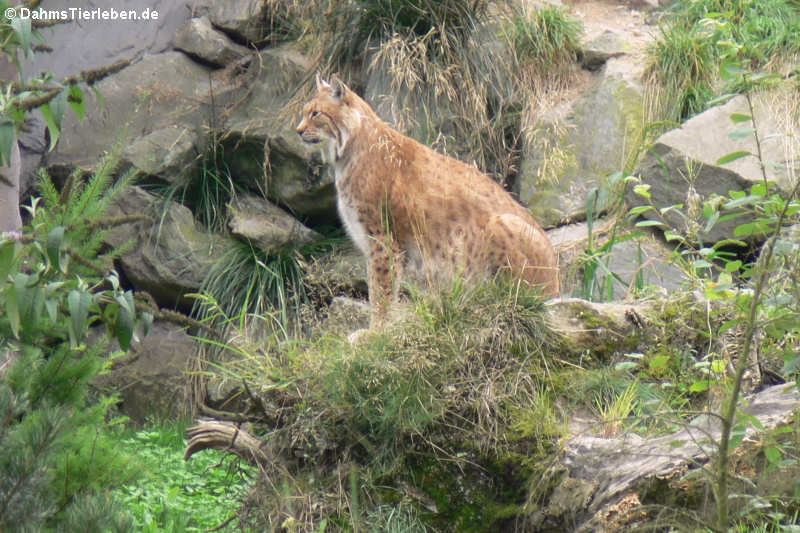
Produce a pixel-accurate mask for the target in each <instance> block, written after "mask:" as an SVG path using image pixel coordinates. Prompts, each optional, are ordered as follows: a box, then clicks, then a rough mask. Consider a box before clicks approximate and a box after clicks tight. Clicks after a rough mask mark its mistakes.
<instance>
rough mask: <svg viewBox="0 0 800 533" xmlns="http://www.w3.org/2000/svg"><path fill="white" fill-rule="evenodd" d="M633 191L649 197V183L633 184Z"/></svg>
mask: <svg viewBox="0 0 800 533" xmlns="http://www.w3.org/2000/svg"><path fill="white" fill-rule="evenodd" d="M633 192H634V193H635V194H638V195H639V196H642V197H644V198H647V199H648V200H649V199H650V185H648V184H646V183H640V184H639V185H634V187H633Z"/></svg>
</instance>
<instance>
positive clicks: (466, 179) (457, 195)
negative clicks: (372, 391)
mask: <svg viewBox="0 0 800 533" xmlns="http://www.w3.org/2000/svg"><path fill="white" fill-rule="evenodd" d="M297 133H298V134H299V135H300V137H301V139H302V140H303V141H304V142H305V143H307V144H310V145H318V146H319V147H320V150H321V151H322V155H323V158H324V159H326V162H327V163H329V164H330V165H331V166H332V168H333V171H334V176H335V182H336V191H337V196H338V208H339V214H340V216H341V218H342V221H343V222H344V225H345V228H346V229H347V233H348V234H349V235H350V237H351V238H352V239H353V241H355V244H356V245H357V246H358V248H359V249H360V250H361V252H362V253H363V254H364V256H365V257H366V260H367V282H368V286H369V300H370V328H377V327H381V326H382V325H383V324H384V323H385V321H386V317H387V313H388V311H389V306H390V304H392V303H393V302H394V301H395V299H396V295H397V290H396V284H395V283H394V282H395V281H396V280H399V279H402V276H403V275H404V273H406V272H408V273H409V274H414V275H416V276H417V277H418V278H421V279H423V280H427V281H428V282H431V281H433V280H436V281H441V280H445V279H448V278H449V277H452V276H454V275H460V276H464V277H466V278H480V277H486V276H488V275H490V274H492V273H494V272H496V271H498V270H501V269H507V270H510V272H511V273H512V274H513V275H514V276H516V277H518V278H520V279H522V280H525V281H527V282H529V283H531V284H534V285H536V286H539V287H540V288H541V290H542V293H543V294H544V295H546V296H549V297H555V296H557V295H558V264H557V258H556V254H555V253H554V251H553V246H552V244H551V243H550V239H549V238H548V236H547V234H546V233H545V232H544V231H543V230H542V228H541V227H540V226H539V224H537V223H536V221H535V220H534V219H533V217H532V216H531V215H530V213H528V211H527V210H526V209H525V208H523V207H522V206H521V205H520V204H518V203H517V202H516V201H515V200H514V199H513V198H512V197H511V196H510V195H509V194H508V193H507V192H506V191H504V190H503V188H502V187H501V186H500V185H498V184H497V183H496V182H495V181H493V180H492V179H490V178H489V177H488V176H486V175H485V174H483V173H481V172H480V171H479V170H478V169H477V168H475V167H472V166H468V165H466V164H464V163H462V162H460V161H457V160H455V159H452V158H450V157H447V156H444V155H442V154H439V153H438V152H435V151H434V150H432V149H430V148H428V147H427V146H425V145H423V144H421V143H419V142H417V141H415V140H414V139H411V138H409V137H406V136H405V135H403V134H401V133H399V132H398V131H396V130H394V129H392V128H391V127H389V126H388V125H387V124H386V123H384V122H383V121H382V120H381V119H380V118H379V117H378V115H377V114H376V113H375V112H374V111H373V110H372V108H370V107H369V105H368V104H367V103H366V102H364V100H362V99H361V98H360V97H358V96H357V95H356V94H355V93H354V92H353V91H352V90H350V89H349V88H348V87H347V86H345V85H344V83H342V82H341V81H340V80H338V79H336V78H335V77H334V78H333V79H332V80H331V82H330V83H329V82H327V81H324V80H322V79H321V78H320V77H319V75H317V93H316V94H315V95H314V96H313V97H312V98H311V100H310V101H309V102H308V103H307V104H306V105H305V107H304V109H303V118H302V120H301V122H300V124H299V125H298V126H297ZM358 333H361V332H356V334H358ZM356 334H354V335H356ZM357 338H359V336H358V335H356V336H355V337H353V336H351V340H356V339H357Z"/></svg>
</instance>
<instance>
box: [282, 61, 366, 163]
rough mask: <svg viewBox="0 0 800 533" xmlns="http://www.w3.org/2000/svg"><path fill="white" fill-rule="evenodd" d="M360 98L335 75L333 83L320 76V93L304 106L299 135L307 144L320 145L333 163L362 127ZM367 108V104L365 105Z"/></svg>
mask: <svg viewBox="0 0 800 533" xmlns="http://www.w3.org/2000/svg"><path fill="white" fill-rule="evenodd" d="M360 103H363V102H362V101H360V99H359V98H358V97H357V96H356V95H355V93H353V92H352V91H351V90H350V89H348V88H347V86H346V85H345V84H344V83H342V81H341V80H339V79H338V78H336V77H335V76H334V77H333V79H332V80H331V81H330V82H327V81H325V80H323V79H322V78H321V77H320V75H319V74H317V92H316V94H315V95H314V96H313V97H312V98H311V100H309V102H308V103H307V104H306V105H305V106H304V107H303V118H302V120H301V121H300V124H298V125H297V134H298V135H300V138H301V139H302V140H303V142H305V143H307V144H313V145H317V144H318V145H320V148H321V149H322V153H323V154H326V155H327V156H328V158H329V162H333V161H336V160H338V159H339V158H340V157H341V156H342V153H343V152H344V149H345V147H346V146H347V141H348V140H349V139H350V136H351V135H352V134H353V132H354V130H355V129H356V128H358V126H359V125H360V124H361V118H362V113H361V111H359V110H358V109H357V107H358V106H359V104H360ZM364 105H366V104H364Z"/></svg>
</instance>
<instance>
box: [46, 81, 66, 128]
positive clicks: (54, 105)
mask: <svg viewBox="0 0 800 533" xmlns="http://www.w3.org/2000/svg"><path fill="white" fill-rule="evenodd" d="M68 93H69V89H67V88H65V89H63V90H62V91H61V92H60V93H58V95H57V96H56V97H55V98H53V99H52V100H50V110H51V111H52V112H53V120H55V123H56V125H57V126H58V129H59V131H60V130H61V123H62V122H63V121H64V114H65V113H66V112H67V97H68Z"/></svg>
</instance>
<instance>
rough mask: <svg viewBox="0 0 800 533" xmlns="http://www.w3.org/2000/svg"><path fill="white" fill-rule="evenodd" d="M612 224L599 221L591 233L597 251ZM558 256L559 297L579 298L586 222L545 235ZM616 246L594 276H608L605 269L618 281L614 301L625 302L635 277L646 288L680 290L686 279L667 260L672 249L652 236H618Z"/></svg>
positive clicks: (602, 259)
mask: <svg viewBox="0 0 800 533" xmlns="http://www.w3.org/2000/svg"><path fill="white" fill-rule="evenodd" d="M611 228H612V224H611V223H610V222H608V221H602V220H601V221H598V222H597V223H596V225H595V231H594V247H595V249H598V248H600V247H601V246H603V245H604V244H606V243H607V242H608V239H609V238H610V233H611ZM547 234H548V236H549V237H550V240H551V241H552V243H553V246H554V247H555V249H556V251H557V252H558V259H559V270H560V272H561V294H562V295H564V296H567V295H570V294H578V293H579V292H580V291H581V287H582V284H583V276H584V268H585V265H584V262H585V256H584V251H585V250H586V248H587V245H588V229H587V225H586V223H585V222H581V223H578V224H570V225H568V226H561V227H559V228H556V229H552V230H550V231H548V232H547ZM616 239H617V241H618V242H616V243H615V244H614V245H613V246H612V248H611V250H610V251H609V253H608V254H607V255H604V256H602V257H601V258H600V261H601V262H602V263H603V265H604V267H603V268H600V269H599V270H598V272H597V276H602V277H605V276H607V275H608V272H607V271H606V269H607V270H608V271H610V272H612V273H614V274H616V275H617V276H619V277H620V279H621V280H622V282H620V281H619V280H615V281H614V283H613V287H614V295H613V297H614V299H619V300H622V299H626V298H627V297H628V296H630V294H631V293H632V291H633V289H634V288H635V287H636V284H637V276H640V280H641V282H642V283H643V285H644V286H646V287H655V288H661V289H665V290H667V291H672V290H675V289H678V288H680V287H681V286H682V285H683V283H684V282H685V281H686V276H685V274H684V273H683V271H681V270H680V269H679V268H677V267H676V266H674V265H673V264H672V262H671V260H670V256H671V254H672V248H670V247H669V246H667V245H665V244H664V243H663V242H662V241H661V240H659V239H657V238H655V237H654V236H651V235H644V236H641V237H637V238H634V239H628V240H625V234H624V233H623V232H620V233H619V234H617V236H616Z"/></svg>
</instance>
